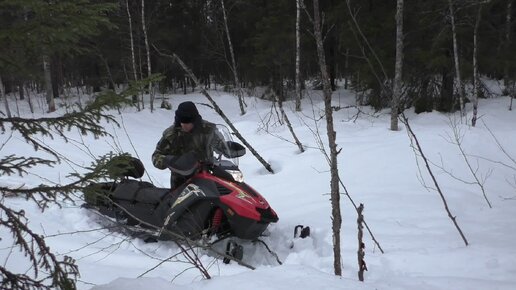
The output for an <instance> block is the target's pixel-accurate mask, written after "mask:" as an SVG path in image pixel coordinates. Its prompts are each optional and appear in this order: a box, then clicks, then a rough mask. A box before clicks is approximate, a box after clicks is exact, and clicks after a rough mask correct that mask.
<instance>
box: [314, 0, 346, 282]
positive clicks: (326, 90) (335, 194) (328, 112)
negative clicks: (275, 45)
mask: <svg viewBox="0 0 516 290" xmlns="http://www.w3.org/2000/svg"><path fill="white" fill-rule="evenodd" d="M313 9H314V10H313V11H314V17H313V25H314V36H315V41H316V47H317V56H318V60H319V70H320V72H321V78H322V83H323V94H324V112H325V116H326V130H327V135H328V144H329V147H330V156H329V158H330V160H329V163H330V172H331V179H330V190H331V192H330V196H331V207H332V232H333V270H334V272H335V275H337V276H341V275H342V264H341V259H340V256H341V254H340V228H341V224H342V216H341V213H340V193H339V170H338V166H337V154H338V151H337V143H336V138H337V133H336V132H335V130H334V127H333V108H332V106H331V95H332V90H331V84H330V77H329V75H328V68H327V66H326V58H325V55H324V46H323V38H322V28H321V17H320V14H319V13H320V12H319V0H314V1H313Z"/></svg>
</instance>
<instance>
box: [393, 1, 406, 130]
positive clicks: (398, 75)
mask: <svg viewBox="0 0 516 290" xmlns="http://www.w3.org/2000/svg"><path fill="white" fill-rule="evenodd" d="M402 72H403V0H398V1H397V8H396V64H395V68H394V87H393V89H392V101H391V130H392V131H398V110H399V107H400V99H401V81H402Z"/></svg>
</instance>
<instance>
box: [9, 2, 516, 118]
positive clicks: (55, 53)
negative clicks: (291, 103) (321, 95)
mask: <svg viewBox="0 0 516 290" xmlns="http://www.w3.org/2000/svg"><path fill="white" fill-rule="evenodd" d="M145 2H147V3H145ZM308 2H309V1H308ZM308 2H307V3H305V6H306V7H308V9H306V11H308V10H310V11H311V3H308ZM405 2H406V3H405V7H404V12H403V15H404V25H403V26H404V27H403V31H404V32H403V34H404V38H405V39H404V58H403V92H404V93H403V97H402V100H401V101H402V104H403V105H404V107H410V106H415V107H416V111H417V112H422V111H431V110H432V109H438V110H440V111H453V110H454V109H456V108H457V107H456V104H457V96H458V91H459V87H460V88H461V89H467V86H464V85H460V86H459V85H455V86H454V77H455V73H454V61H453V43H452V30H451V22H450V19H451V17H450V9H449V8H450V6H449V4H450V3H452V2H453V3H452V4H453V8H454V10H453V16H454V22H455V25H456V32H457V46H458V57H459V63H460V69H461V71H462V74H461V78H462V80H461V82H462V83H464V84H471V83H472V82H473V48H474V45H473V36H474V28H475V23H476V22H477V20H478V21H479V24H478V33H477V35H478V37H477V39H478V70H479V75H480V76H483V77H486V78H490V79H495V80H499V81H500V82H501V85H503V86H504V88H505V90H504V91H503V93H504V94H506V95H507V94H509V93H510V92H511V90H512V91H513V86H514V80H515V78H516V69H515V68H516V54H515V53H514V52H515V51H516V43H515V41H514V38H515V37H514V35H515V31H516V25H515V18H516V15H515V14H516V7H515V6H516V5H513V4H512V1H511V0H509V1H508V0H492V1H472V0H460V1H452V2H450V1H448V0H437V1H423V0H417V1H416V0H415V1H405ZM222 3H224V2H222V1H198V0H188V1H160V0H157V1H134V0H133V1H131V0H125V1H91V0H80V1H68V0H64V1H34V0H16V1H12V0H3V1H1V2H0V8H1V9H0V16H1V17H0V43H1V45H0V75H1V79H2V81H3V83H4V85H5V92H6V93H10V92H16V93H17V94H18V95H19V98H20V99H23V98H24V97H25V96H26V95H27V92H28V89H30V92H33V91H37V92H42V91H44V90H45V88H46V86H45V82H46V81H47V82H50V83H51V89H52V95H53V97H54V98H57V97H61V96H64V95H67V94H73V91H71V90H69V89H71V88H83V89H86V90H87V91H88V92H98V91H100V90H102V89H103V88H115V87H117V88H118V87H119V86H122V85H127V84H128V83H129V82H131V81H134V80H141V79H145V78H147V77H149V75H150V74H161V76H162V78H161V80H160V81H159V83H155V84H154V85H153V88H154V90H155V91H156V92H160V93H166V92H176V91H180V90H183V91H184V92H185V93H186V92H187V91H188V90H192V88H193V82H192V81H191V80H190V78H188V77H185V73H184V71H183V69H182V68H181V67H180V66H179V65H177V64H174V63H173V62H171V61H170V60H168V59H167V58H165V57H163V56H162V55H160V54H159V53H158V52H157V50H156V49H153V47H156V48H158V49H159V50H160V51H162V52H164V53H167V52H173V53H175V54H177V55H178V56H180V57H181V59H183V61H185V63H186V64H187V65H188V66H189V67H190V68H191V69H192V71H193V73H194V74H195V75H196V76H197V77H198V78H199V79H200V80H201V81H202V82H203V83H204V84H205V85H206V87H207V88H215V87H216V86H217V85H223V86H225V88H226V89H228V90H230V89H232V88H234V87H235V80H234V78H233V71H232V69H233V68H236V72H237V74H238V82H239V86H241V87H243V88H254V87H256V86H265V87H267V88H269V89H270V92H273V93H274V94H275V95H277V96H279V97H280V98H282V99H288V98H291V97H293V91H294V86H295V60H296V37H295V31H296V25H295V24H296V1H292V0H289V1H287V0H278V1H257V0H249V1H235V0H226V1H225V3H224V4H225V6H224V9H223V6H222V5H221V4H222ZM142 7H143V9H142ZM479 8H481V9H479ZM302 10H303V9H302ZM320 10H321V13H322V33H323V38H324V49H325V54H326V62H327V64H328V72H329V76H330V80H331V84H332V88H333V89H335V86H336V82H335V80H336V79H344V80H345V82H344V86H345V87H346V88H350V89H353V90H355V91H357V92H358V93H359V94H358V95H359V101H360V103H361V104H362V105H372V106H373V107H374V108H376V109H381V108H384V107H388V105H389V102H390V95H391V94H392V90H390V89H388V88H389V87H390V86H389V84H392V81H393V78H394V71H395V70H394V65H395V51H396V46H395V41H396V22H395V21H394V18H395V13H396V1H374V0H368V1H352V0H347V1H330V0H323V1H320ZM223 12H225V13H226V16H227V21H226V22H225V21H224V14H223ZM142 16H143V17H142ZM310 20H311V17H310V16H309V13H305V11H301V15H300V59H301V61H300V78H301V80H306V81H313V82H312V83H311V84H312V86H314V87H316V88H317V86H318V85H319V86H321V85H320V81H317V80H318V79H319V80H320V77H319V75H320V71H319V68H318V59H317V54H316V46H315V40H314V37H313V33H312V27H313V25H312V23H311V22H310ZM225 23H227V29H226V28H225ZM143 24H145V25H143ZM227 31H229V35H230V41H231V45H230V44H229V42H228V41H227V40H228V39H229V38H228V37H227V35H226V32H227ZM231 49H232V50H233V51H230V50H231ZM147 51H148V52H149V56H148V57H147ZM231 55H233V56H234V57H233V58H234V61H232V59H231ZM133 59H134V64H133ZM148 63H150V66H148ZM44 72H47V73H48V74H49V75H48V76H47V75H45V73H44ZM300 83H301V84H302V85H303V86H304V85H305V84H306V82H303V81H301V82H300ZM455 84H457V82H455ZM47 86H48V85H47ZM464 87H465V88H464ZM480 88H481V90H480V97H482V96H483V97H489V96H490V94H491V93H490V92H489V91H488V90H487V89H486V88H485V87H483V86H482V85H480ZM47 94H50V92H49V91H47ZM47 98H49V96H47Z"/></svg>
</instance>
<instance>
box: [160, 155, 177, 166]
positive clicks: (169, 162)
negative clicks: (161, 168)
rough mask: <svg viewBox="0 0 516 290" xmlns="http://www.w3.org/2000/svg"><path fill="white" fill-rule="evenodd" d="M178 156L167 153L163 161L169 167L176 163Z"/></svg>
mask: <svg viewBox="0 0 516 290" xmlns="http://www.w3.org/2000/svg"><path fill="white" fill-rule="evenodd" d="M176 159H177V158H176V156H174V155H166V156H165V158H164V159H163V162H164V163H165V165H166V166H167V167H170V166H172V164H173V163H174V161H176Z"/></svg>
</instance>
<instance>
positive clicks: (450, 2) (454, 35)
mask: <svg viewBox="0 0 516 290" xmlns="http://www.w3.org/2000/svg"><path fill="white" fill-rule="evenodd" d="M448 6H449V12H450V22H451V29H452V39H453V60H454V64H455V78H456V81H457V86H458V89H459V102H460V113H461V116H464V114H465V112H464V90H463V89H462V78H461V76H460V63H459V47H458V44H457V27H456V23H455V11H454V9H453V0H448Z"/></svg>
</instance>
